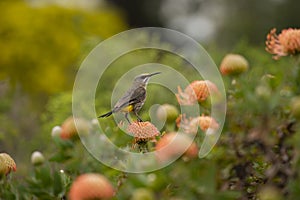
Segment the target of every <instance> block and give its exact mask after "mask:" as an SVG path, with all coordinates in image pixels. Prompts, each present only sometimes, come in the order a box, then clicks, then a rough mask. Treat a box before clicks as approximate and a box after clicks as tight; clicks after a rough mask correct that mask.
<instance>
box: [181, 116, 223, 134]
mask: <svg viewBox="0 0 300 200" xmlns="http://www.w3.org/2000/svg"><path fill="white" fill-rule="evenodd" d="M176 125H177V127H178V128H181V129H182V131H183V132H184V133H188V134H197V131H198V127H200V129H201V130H202V131H206V130H207V129H208V128H212V129H218V128H219V124H218V122H216V120H215V119H214V118H212V117H210V116H204V115H202V116H199V117H189V118H187V117H186V116H185V115H180V116H179V117H178V118H177V119H176Z"/></svg>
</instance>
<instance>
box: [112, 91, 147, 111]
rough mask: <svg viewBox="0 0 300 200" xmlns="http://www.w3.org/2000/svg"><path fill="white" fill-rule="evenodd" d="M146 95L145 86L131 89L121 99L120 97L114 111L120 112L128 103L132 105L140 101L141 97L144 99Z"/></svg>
mask: <svg viewBox="0 0 300 200" xmlns="http://www.w3.org/2000/svg"><path fill="white" fill-rule="evenodd" d="M145 96H146V89H145V88H144V87H138V88H136V89H135V90H129V91H127V92H126V93H125V95H124V96H123V97H122V98H121V99H119V101H118V102H117V103H116V105H115V106H114V109H113V111H114V112H118V111H119V110H121V109H122V108H124V107H126V106H128V105H132V104H135V103H137V102H139V101H140V100H141V99H144V98H145Z"/></svg>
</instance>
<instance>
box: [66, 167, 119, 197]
mask: <svg viewBox="0 0 300 200" xmlns="http://www.w3.org/2000/svg"><path fill="white" fill-rule="evenodd" d="M114 194H115V191H114V188H113V187H112V185H111V183H110V182H109V180H108V179H107V178H106V177H104V176H103V175H101V174H94V173H90V174H83V175H80V176H79V177H77V178H76V180H75V181H74V182H73V184H72V185H71V189H70V192H69V198H70V200H83V199H87V200H88V199H111V198H112V197H113V196H114Z"/></svg>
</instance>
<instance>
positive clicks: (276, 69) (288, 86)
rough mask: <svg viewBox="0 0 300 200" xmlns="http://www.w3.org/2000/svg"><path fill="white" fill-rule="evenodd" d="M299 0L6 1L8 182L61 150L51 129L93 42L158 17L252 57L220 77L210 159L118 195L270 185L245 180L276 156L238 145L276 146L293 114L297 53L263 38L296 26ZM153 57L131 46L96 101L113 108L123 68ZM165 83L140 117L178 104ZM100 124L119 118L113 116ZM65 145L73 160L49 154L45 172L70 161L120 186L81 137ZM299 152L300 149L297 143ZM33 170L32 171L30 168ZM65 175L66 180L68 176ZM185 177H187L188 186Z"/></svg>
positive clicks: (1, 45) (0, 96)
mask: <svg viewBox="0 0 300 200" xmlns="http://www.w3.org/2000/svg"><path fill="white" fill-rule="evenodd" d="M299 7H300V1H297V0H266V1H259V0H254V1H251V2H249V1H246V0H225V1H223V0H215V1H208V0H186V1H181V0H151V1H150V0H131V1H122V0H110V1H104V0H93V1H80V0H77V1H71V0H70V1H59V0H42V1H38V0H27V1H25V0H13V1H12V0H2V1H1V2H0V13H1V17H0V49H1V52H0V152H8V153H9V154H10V155H12V157H13V158H14V159H15V161H16V163H17V166H18V172H17V173H16V174H14V176H15V177H17V178H16V179H15V180H12V181H13V182H15V183H16V182H18V181H19V180H21V182H23V181H24V177H27V176H28V171H29V170H32V167H31V166H30V164H29V159H30V154H31V152H33V151H34V150H37V149H38V150H40V151H42V152H43V153H44V154H45V156H46V157H47V158H50V157H51V156H53V154H54V152H55V151H56V150H57V146H55V144H53V143H52V139H51V134H50V132H51V129H52V128H53V127H54V126H56V125H60V124H61V123H62V122H63V121H64V120H65V119H66V118H67V117H68V116H70V115H71V114H72V99H71V98H72V91H71V90H72V87H73V81H74V78H75V75H76V72H77V70H78V68H79V66H80V64H81V62H82V61H83V59H84V58H85V56H86V55H87V54H88V53H89V51H90V50H91V49H93V48H94V47H95V46H96V45H97V44H98V43H99V42H101V41H103V40H104V39H106V38H108V37H110V36H112V35H115V34H117V33H119V32H121V31H123V30H127V29H129V28H134V27H143V26H162V27H166V28H172V29H175V30H178V31H181V32H184V33H186V34H188V35H190V36H192V37H193V38H195V39H196V40H197V41H199V42H200V43H201V44H203V45H204V47H205V48H206V50H207V51H208V53H209V54H210V55H211V56H212V58H213V59H214V61H215V63H216V64H217V65H219V64H220V62H221V60H222V58H223V57H224V55H225V54H227V53H230V52H233V53H240V54H242V55H244V56H245V57H246V58H247V60H248V61H249V63H250V70H249V71H248V72H247V73H245V74H243V75H241V76H240V77H238V78H235V80H234V81H235V84H232V83H233V80H232V77H224V82H225V86H226V89H227V93H228V114H227V115H228V117H227V119H228V120H227V122H226V124H225V128H224V132H223V135H222V137H221V141H220V143H218V146H217V147H216V148H215V149H214V150H213V152H212V153H211V154H210V156H209V157H208V158H207V159H205V160H197V161H195V162H188V163H186V162H185V161H183V160H179V161H177V162H176V163H175V165H172V166H169V167H167V168H165V169H163V170H161V171H157V172H154V173H151V174H141V175H136V176H131V177H129V178H128V179H127V182H128V183H130V184H125V185H124V186H122V187H123V189H122V190H121V191H120V193H119V194H118V195H119V197H120V198H122V199H128V198H130V196H131V193H132V191H134V190H135V189H136V188H140V187H142V188H147V189H148V190H150V191H151V192H154V193H156V194H158V196H159V197H161V199H170V198H171V196H174V197H176V198H174V199H180V198H181V199H199V198H200V199H236V198H237V197H238V196H240V193H236V192H231V190H233V191H242V190H243V189H241V188H242V187H244V188H246V191H244V193H247V194H249V195H250V196H251V194H252V193H254V192H258V191H260V190H261V191H264V189H262V188H260V187H259V186H258V185H259V184H254V185H250V184H249V182H251V181H249V179H251V178H252V179H255V181H257V182H256V183H261V182H264V181H265V179H264V178H262V177H264V172H265V171H266V169H267V168H268V167H269V165H271V164H270V163H271V161H269V160H266V158H265V157H264V156H261V155H264V154H265V152H263V151H261V152H259V151H260V150H257V149H255V148H254V149H253V148H252V147H253V146H251V145H249V146H247V147H240V146H242V144H243V142H242V141H243V140H244V139H245V138H247V137H250V136H251V137H254V138H255V137H257V133H261V132H263V133H264V134H267V133H268V134H271V135H272V136H274V135H275V136H274V137H273V139H272V141H271V143H269V142H266V145H267V146H269V145H274V146H276V145H277V143H276V142H278V141H280V138H278V137H279V136H276V134H277V133H276V130H277V129H278V127H281V126H286V125H287V124H288V123H290V120H293V118H292V117H291V116H290V115H289V111H290V108H289V106H288V105H289V101H290V99H291V98H292V97H293V96H295V95H298V91H297V88H298V85H295V81H297V80H295V77H294V76H293V74H294V71H293V70H294V66H295V62H294V60H293V59H290V58H283V59H281V60H279V61H274V60H272V59H271V56H270V55H269V54H268V53H267V52H265V51H264V41H265V38H266V35H267V33H268V32H269V31H270V29H271V28H273V27H276V28H278V30H280V29H283V28H288V27H295V28H297V27H298V28H299V27H300V22H299V17H298V14H297V13H298V8H299ZM157 57H159V56H158V55H157V52H151V51H149V52H147V53H145V52H142V53H140V52H132V53H130V54H128V55H126V56H124V58H120V60H117V61H116V62H115V63H113V64H112V67H111V68H110V69H109V70H107V71H106V72H105V76H104V79H103V81H106V82H108V83H111V84H107V85H106V86H105V87H104V88H99V89H98V93H97V97H98V98H97V99H96V105H97V110H99V112H100V111H101V112H102V111H106V110H107V109H109V107H110V103H111V101H110V95H111V90H112V89H113V88H114V84H115V83H116V81H117V80H118V79H119V78H120V77H121V76H122V74H123V73H124V72H126V71H127V70H128V69H130V68H131V67H133V66H136V65H137V64H142V63H147V62H149V60H150V61H151V60H155V59H157ZM159 62H160V63H162V64H166V65H171V66H173V67H174V68H176V69H180V70H182V72H183V73H185V74H186V75H187V77H189V80H194V76H193V75H194V73H193V71H192V70H190V69H189V67H187V66H186V64H185V63H183V62H182V61H181V60H176V59H174V57H172V56H171V55H164V56H163V57H162V58H159ZM99 65H101V63H100V64H99ZM160 90H161V88H157V87H155V86H150V87H149V93H151V94H154V95H152V96H151V95H149V98H148V100H147V102H146V104H145V108H144V109H143V112H142V116H143V118H145V119H149V116H148V113H147V112H146V110H147V109H148V108H149V107H150V105H151V103H152V102H153V101H155V102H156V103H165V102H169V103H172V104H175V105H176V101H175V98H173V96H172V95H171V94H168V93H167V92H166V93H165V94H168V95H166V96H162V95H161V92H160ZM157 99H158V100H157ZM104 123H106V124H107V126H114V124H113V121H112V119H107V121H106V122H104ZM113 131H115V132H116V135H117V134H119V132H118V131H116V130H113ZM266 132H267V133H266ZM298 132H299V131H297V133H298ZM249 135H250V136H249ZM298 135H299V133H298ZM298 135H297V134H294V135H292V136H290V138H288V139H286V140H287V143H288V144H289V145H292V146H293V147H294V148H295V149H299V148H300V147H299V141H300V137H299V136H298ZM268 137H269V136H268V135H265V136H264V137H263V139H262V140H263V141H265V140H268V139H265V138H268ZM274 138H275V139H274ZM113 140H117V138H116V137H115V138H113ZM277 140H278V141H277ZM49 141H51V142H49ZM235 142H236V143H235ZM272 142H273V143H272ZM59 145H62V144H59ZM64 145H65V146H64ZM62 146H63V147H61V146H59V148H63V151H64V150H65V149H68V150H66V151H70V152H69V153H70V154H69V156H71V157H72V158H73V162H72V159H71V161H70V162H69V161H68V163H63V164H61V163H59V164H56V163H54V164H53V163H51V164H49V166H48V165H47V166H48V167H49V169H44V171H46V172H43V173H45V174H47V173H48V171H47V170H50V171H51V170H52V171H51V173H57V170H58V169H61V168H68V169H70V171H71V172H72V173H73V175H74V176H75V175H76V174H77V173H82V172H90V171H94V172H100V173H105V174H106V175H107V176H108V177H109V178H110V180H112V181H113V182H114V183H115V185H116V182H117V180H116V179H117V178H116V177H117V176H119V173H118V172H116V171H114V170H112V169H109V168H107V167H105V166H102V165H100V164H99V163H98V162H96V161H95V160H94V159H93V158H92V157H91V156H90V155H89V154H88V153H87V152H86V151H85V150H84V149H83V147H82V146H80V144H77V146H76V148H74V147H72V148H71V147H69V146H68V144H63V145H62ZM239 147H240V148H241V149H242V151H246V152H250V153H248V154H247V153H245V152H241V155H242V156H241V157H243V158H241V157H238V158H240V160H239V161H240V162H239V163H237V160H236V158H237V156H236V154H237V152H236V149H235V148H239ZM64 148H65V149H64ZM74 149H76V150H74ZM251 152H256V153H253V154H252V153H251ZM257 152H258V153H257ZM296 152H297V153H298V154H299V150H297V151H296ZM297 153H296V154H297ZM257 155H259V156H257ZM295 157H297V156H295ZM224 158H226V159H224ZM247 160H251V161H253V162H252V164H253V163H254V164H253V166H254V165H255V167H256V168H255V169H257V170H256V171H255V173H257V174H254V175H253V176H252V177H239V178H240V179H243V184H244V185H242V186H241V185H239V186H237V185H235V186H232V185H234V184H235V183H236V182H237V180H236V179H235V180H232V179H233V178H232V177H237V175H236V174H238V173H239V172H238V170H231V169H236V168H243V167H244V168H247V167H249V166H248V165H247V162H246V161H247ZM83 161H84V162H83ZM299 163H300V162H299V160H297V159H296V160H295V163H293V167H294V168H293V169H299V165H300V164H299ZM253 166H252V167H253ZM46 168H47V167H46ZM187 169H188V170H187ZM201 169H203V170H202V171H201ZM251 170H253V168H251ZM251 170H250V171H251ZM35 173H38V172H35ZM49 173H50V172H49ZM234 173H235V175H233V174H234ZM245 173H246V172H245ZM249 173H250V172H249ZM251 173H252V171H251ZM259 173H261V174H259ZM36 175H37V174H31V176H32V177H34V176H36ZM37 176H38V175H37ZM55 176H57V175H55ZM153 177H156V178H153ZM181 177H185V179H184V180H182V178H181ZM27 178H28V177H27ZM275 178H276V176H275ZM277 178H278V177H277ZM33 179H34V178H33ZM36 179H38V177H37V178H36ZM246 179H247V180H246ZM252 179H251V180H252ZM224 180H225V181H224ZM44 181H45V182H47V180H44ZM48 181H49V182H47V184H49V185H51V184H54V183H55V180H51V181H52V182H51V181H50V179H49V180H48ZM56 181H57V180H56ZM65 181H66V182H68V180H67V178H66V180H65ZM247 181H249V182H247ZM297 181H299V179H294V180H293V181H291V182H289V183H286V185H285V186H284V187H282V188H284V190H287V191H289V193H290V199H293V198H294V197H295V196H297V195H298V194H299V191H300V190H299V186H298V185H299V184H298V185H297ZM29 182H30V181H29ZM50 182H51V183H50ZM182 182H185V186H184V187H183V186H182ZM30 183H31V186H30V187H33V188H34V187H38V183H35V182H34V180H33V181H32V182H30ZM66 184H67V183H66ZM230 186H232V187H230ZM7 187H8V186H7ZM40 187H41V189H40V190H38V191H42V190H43V189H45V188H43V185H40ZM49 187H50V186H49ZM68 187H69V185H68ZM68 187H66V188H68ZM66 188H65V189H66ZM17 190H19V191H24V192H25V191H26V190H30V188H29V189H28V188H27V189H26V188H25V187H24V186H23V187H22V186H18V187H17V188H9V189H8V190H7V191H14V192H15V193H17ZM45 190H47V188H46V189H45ZM216 191H218V192H216ZM253 191H254V192H253ZM60 192H62V193H63V191H60ZM0 195H1V194H0ZM0 197H1V196H0ZM278 198H280V195H278ZM12 199H13V197H12ZM294 199H295V198H294Z"/></svg>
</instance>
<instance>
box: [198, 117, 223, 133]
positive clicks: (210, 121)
mask: <svg viewBox="0 0 300 200" xmlns="http://www.w3.org/2000/svg"><path fill="white" fill-rule="evenodd" d="M198 119H199V126H200V128H201V130H202V131H206V130H207V129H208V128H211V129H218V128H219V124H218V122H216V120H215V119H214V118H212V117H210V116H200V117H199V118H198Z"/></svg>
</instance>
